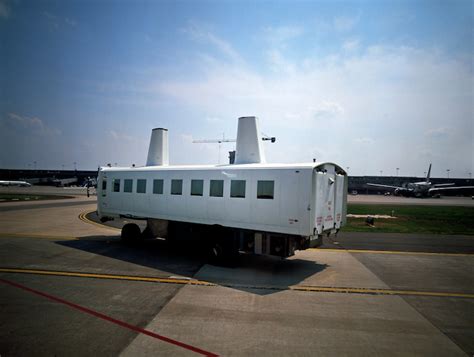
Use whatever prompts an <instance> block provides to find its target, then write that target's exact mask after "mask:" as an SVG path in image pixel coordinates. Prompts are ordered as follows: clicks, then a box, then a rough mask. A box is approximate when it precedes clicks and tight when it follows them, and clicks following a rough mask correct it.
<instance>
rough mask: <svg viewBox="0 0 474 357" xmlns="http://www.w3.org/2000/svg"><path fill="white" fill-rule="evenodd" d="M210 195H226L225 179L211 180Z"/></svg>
mask: <svg viewBox="0 0 474 357" xmlns="http://www.w3.org/2000/svg"><path fill="white" fill-rule="evenodd" d="M209 196H211V197H222V196H224V181H223V180H211V183H210V186H209Z"/></svg>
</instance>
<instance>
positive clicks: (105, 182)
mask: <svg viewBox="0 0 474 357" xmlns="http://www.w3.org/2000/svg"><path fill="white" fill-rule="evenodd" d="M102 191H107V180H106V179H105V178H104V179H103V181H102Z"/></svg>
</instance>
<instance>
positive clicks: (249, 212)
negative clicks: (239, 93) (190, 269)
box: [97, 163, 347, 237]
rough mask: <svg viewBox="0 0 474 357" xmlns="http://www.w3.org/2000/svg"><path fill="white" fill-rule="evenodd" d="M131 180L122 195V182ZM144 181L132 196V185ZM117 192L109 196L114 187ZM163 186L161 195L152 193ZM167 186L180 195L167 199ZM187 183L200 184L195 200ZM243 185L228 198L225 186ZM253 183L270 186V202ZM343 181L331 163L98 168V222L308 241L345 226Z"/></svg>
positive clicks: (344, 183) (345, 181)
mask: <svg viewBox="0 0 474 357" xmlns="http://www.w3.org/2000/svg"><path fill="white" fill-rule="evenodd" d="M126 179H128V180H132V188H131V192H124V187H123V186H124V180H126ZM138 179H140V180H146V189H145V192H144V193H137V180H138ZM117 180H120V183H119V184H118V185H120V186H119V188H118V190H119V192H114V184H115V185H116V184H117ZM154 180H163V193H159V194H158V193H153V185H154ZM171 180H182V194H181V195H177V194H171ZM191 180H202V182H203V192H202V196H201V195H191ZM211 180H222V181H223V188H224V189H223V196H222V197H212V196H210V194H209V193H210V181H211ZM233 180H242V181H245V197H243V198H242V197H231V195H230V188H231V181H233ZM258 181H271V182H273V183H274V193H273V198H271V199H268V198H264V199H260V198H257V185H258ZM346 191H347V176H346V175H345V173H344V171H343V170H342V169H341V168H340V167H339V166H337V165H335V164H332V163H311V164H300V165H282V164H281V165H276V164H247V165H220V166H195V167H193V166H168V167H166V166H162V167H160V166H156V167H142V168H102V169H101V170H100V172H99V184H98V192H97V196H98V200H99V204H98V213H99V216H100V217H103V216H105V217H110V218H115V217H119V216H126V217H135V218H155V219H163V220H171V221H179V222H190V223H198V224H206V225H222V226H226V227H233V228H243V229H249V230H254V231H261V232H275V233H286V234H293V235H300V236H305V237H314V236H317V235H320V234H323V232H324V231H328V230H329V231H330V230H334V229H339V228H340V227H341V224H344V223H345V216H346V194H345V192H346Z"/></svg>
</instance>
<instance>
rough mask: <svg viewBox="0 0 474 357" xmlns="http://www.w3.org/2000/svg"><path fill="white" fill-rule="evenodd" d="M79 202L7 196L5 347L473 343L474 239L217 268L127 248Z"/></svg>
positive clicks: (349, 347)
mask: <svg viewBox="0 0 474 357" xmlns="http://www.w3.org/2000/svg"><path fill="white" fill-rule="evenodd" d="M84 201H85V199H83V200H82V201H81V200H80V199H79V200H78V201H77V203H78V204H76V205H61V204H60V203H59V202H58V201H54V202H51V204H48V205H46V206H44V207H41V208H35V207H31V205H30V204H28V203H18V204H15V205H14V204H6V203H3V204H2V205H7V206H8V205H12V206H13V205H14V206H15V207H19V206H22V205H24V206H23V208H22V209H20V208H18V209H15V210H4V211H2V214H1V215H0V227H1V228H0V261H1V262H2V263H1V264H0V265H1V266H0V286H1V291H2V293H1V294H0V306H1V309H0V355H6V356H9V355H13V356H16V355H18V356H19V355H33V354H34V355H86V354H87V355H90V354H101V355H105V356H108V355H111V356H112V355H117V354H123V355H125V356H128V355H133V356H135V355H156V354H159V355H173V356H175V355H196V354H207V355H211V353H214V354H219V355H256V354H258V355H272V356H275V355H308V356H309V355H337V356H340V355H351V356H354V355H355V356H366V355H389V356H392V355H437V356H465V355H466V354H467V355H472V354H473V353H474V316H473V313H472V312H473V311H474V281H473V276H474V274H473V273H474V269H473V267H474V265H473V263H474V255H472V254H466V253H469V252H472V250H471V249H472V247H470V246H469V245H470V242H472V240H471V239H472V238H471V237H466V236H435V235H426V236H419V235H417V236H419V237H418V238H417V237H412V236H407V237H402V236H403V235H383V234H379V235H376V236H367V234H365V233H364V234H361V235H359V236H357V234H354V233H350V234H347V236H346V235H342V234H341V235H339V236H338V237H337V238H335V239H334V238H333V239H330V240H326V242H325V244H326V246H327V249H314V250H313V249H311V250H306V251H302V252H297V254H296V255H295V256H294V257H291V258H289V259H284V260H282V259H277V258H272V257H259V256H251V255H243V256H241V258H240V260H239V262H238V264H237V265H236V266H232V267H217V266H213V265H210V264H208V263H207V260H206V256H205V254H203V252H202V250H200V249H197V247H196V246H194V247H193V246H179V247H170V246H168V245H167V244H166V243H165V242H163V241H159V240H156V241H145V242H141V243H137V244H132V245H125V244H123V243H121V242H120V241H119V233H120V231H119V230H118V229H116V228H113V227H104V226H100V225H97V224H92V223H87V222H85V221H81V220H80V219H79V216H83V215H82V213H84V212H85V211H92V210H93V209H94V208H95V205H94V201H93V199H92V200H91V201H90V202H89V204H85V203H80V202H84ZM63 203H67V202H63ZM42 204H43V203H41V205H42ZM4 207H6V206H4ZM115 224H118V225H120V223H117V222H116V223H115ZM122 224H123V223H122ZM443 239H444V243H445V244H444V245H443V244H442V243H443ZM357 242H358V243H357ZM351 244H352V245H351ZM433 246H434V247H437V248H435V249H436V251H433ZM471 246H472V244H471ZM357 247H362V250H360V249H357ZM397 248H398V249H400V250H401V251H400V252H397V251H396V250H397ZM416 249H418V250H416ZM452 253H455V254H452Z"/></svg>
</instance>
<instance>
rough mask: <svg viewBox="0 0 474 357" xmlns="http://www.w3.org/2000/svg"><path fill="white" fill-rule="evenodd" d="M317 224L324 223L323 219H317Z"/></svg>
mask: <svg viewBox="0 0 474 357" xmlns="http://www.w3.org/2000/svg"><path fill="white" fill-rule="evenodd" d="M316 223H317V224H318V225H319V224H321V223H323V217H317V218H316Z"/></svg>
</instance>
